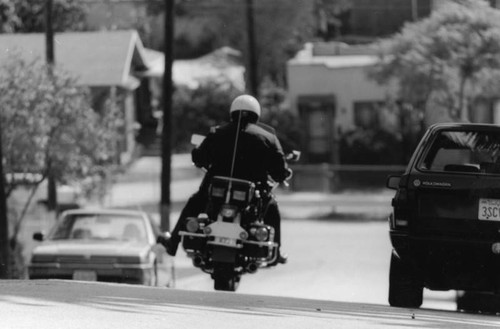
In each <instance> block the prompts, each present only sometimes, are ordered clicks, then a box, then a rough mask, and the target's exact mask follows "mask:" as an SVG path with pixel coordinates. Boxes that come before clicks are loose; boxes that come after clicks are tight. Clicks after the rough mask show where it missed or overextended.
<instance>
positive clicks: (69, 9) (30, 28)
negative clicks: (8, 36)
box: [0, 0, 86, 33]
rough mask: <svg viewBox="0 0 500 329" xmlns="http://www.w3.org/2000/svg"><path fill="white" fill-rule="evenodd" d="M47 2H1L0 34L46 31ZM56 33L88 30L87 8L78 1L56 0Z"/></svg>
mask: <svg viewBox="0 0 500 329" xmlns="http://www.w3.org/2000/svg"><path fill="white" fill-rule="evenodd" d="M45 3H46V0H0V33H16V32H21V33H34V32H43V31H44V30H45V16H44V8H45ZM53 9H54V15H53V17H54V22H53V24H54V31H56V32H62V31H80V30H85V29H86V23H85V21H86V13H85V7H84V5H83V4H82V2H81V1H78V0H54V5H53Z"/></svg>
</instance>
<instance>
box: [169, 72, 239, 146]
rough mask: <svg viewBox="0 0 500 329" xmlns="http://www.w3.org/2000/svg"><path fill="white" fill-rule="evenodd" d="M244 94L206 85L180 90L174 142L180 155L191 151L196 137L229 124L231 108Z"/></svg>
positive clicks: (176, 95)
mask: <svg viewBox="0 0 500 329" xmlns="http://www.w3.org/2000/svg"><path fill="white" fill-rule="evenodd" d="M239 94H241V91H240V90H238V89H236V88H235V87H234V86H232V85H231V84H219V83H216V82H213V81H206V82H204V83H203V84H201V85H200V86H199V87H198V88H196V89H190V88H187V87H179V88H178V89H177V90H176V91H175V93H174V97H173V106H172V107H173V112H172V115H173V122H175V124H174V125H173V127H172V128H173V129H172V134H173V138H172V142H173V148H174V151H176V152H181V151H187V150H190V149H191V148H192V147H191V145H190V144H189V143H190V139H191V135H192V134H195V133H197V134H202V135H206V134H208V132H209V130H210V127H213V126H216V125H220V124H222V123H223V122H224V121H226V122H227V121H228V120H229V105H230V104H231V102H232V101H233V99H234V98H235V97H236V96H237V95H239Z"/></svg>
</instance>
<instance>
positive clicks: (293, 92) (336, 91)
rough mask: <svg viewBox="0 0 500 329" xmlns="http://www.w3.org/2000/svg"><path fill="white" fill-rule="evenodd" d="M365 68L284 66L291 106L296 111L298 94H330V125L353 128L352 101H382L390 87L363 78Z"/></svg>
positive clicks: (346, 128) (338, 127)
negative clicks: (333, 101)
mask: <svg viewBox="0 0 500 329" xmlns="http://www.w3.org/2000/svg"><path fill="white" fill-rule="evenodd" d="M366 69H367V68H366V67H346V68H336V69H330V68H328V67H326V66H325V65H318V64H311V65H288V84H289V97H290V103H291V108H292V109H293V110H294V111H298V106H297V101H298V99H299V97H300V96H307V95H332V96H334V97H335V99H336V104H335V112H336V113H335V119H334V120H335V122H334V123H333V125H334V128H335V129H336V130H337V131H340V132H343V131H347V130H349V129H352V128H354V102H360V101H384V100H386V98H387V96H388V95H389V94H390V93H391V91H390V90H391V89H390V88H388V87H383V86H379V85H377V84H376V83H375V82H374V81H370V80H368V78H367V77H366Z"/></svg>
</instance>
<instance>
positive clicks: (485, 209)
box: [478, 199, 500, 221]
mask: <svg viewBox="0 0 500 329" xmlns="http://www.w3.org/2000/svg"><path fill="white" fill-rule="evenodd" d="M478 218H479V219H482V220H495V221H500V199H479V213H478Z"/></svg>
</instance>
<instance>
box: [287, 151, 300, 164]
mask: <svg viewBox="0 0 500 329" xmlns="http://www.w3.org/2000/svg"><path fill="white" fill-rule="evenodd" d="M300 154H301V152H300V151H297V150H293V151H292V152H291V153H289V154H288V155H287V156H286V159H287V160H288V161H293V162H297V161H299V159H300Z"/></svg>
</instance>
